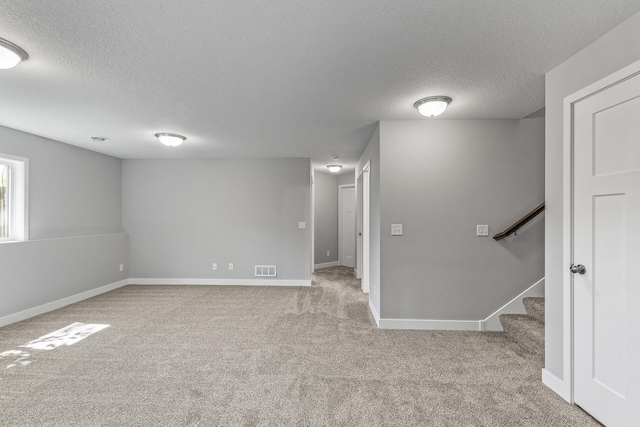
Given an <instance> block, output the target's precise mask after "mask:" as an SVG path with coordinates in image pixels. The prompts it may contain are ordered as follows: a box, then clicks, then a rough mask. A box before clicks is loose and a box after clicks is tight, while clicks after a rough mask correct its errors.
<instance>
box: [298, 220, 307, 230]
mask: <svg viewBox="0 0 640 427" xmlns="http://www.w3.org/2000/svg"><path fill="white" fill-rule="evenodd" d="M298 228H307V224H306V223H305V222H303V221H300V222H299V223H298Z"/></svg>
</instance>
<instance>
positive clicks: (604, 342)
mask: <svg viewBox="0 0 640 427" xmlns="http://www.w3.org/2000/svg"><path fill="white" fill-rule="evenodd" d="M573 144H574V188H573V191H574V193H573V194H574V196H573V197H574V199H573V206H574V217H573V227H574V228H573V262H574V264H575V265H582V266H584V267H585V270H584V271H583V272H581V271H578V270H581V269H580V268H577V267H575V266H574V267H573V270H572V272H573V273H574V274H573V288H574V299H573V301H574V322H573V331H574V400H575V402H576V404H578V405H580V406H581V407H582V408H583V409H585V410H586V411H587V412H589V413H590V414H592V415H593V416H594V417H595V418H597V419H598V420H600V421H601V422H602V423H604V424H606V425H607V426H631V425H633V426H638V425H640V392H639V390H640V374H639V373H640V368H639V367H640V351H639V350H640V348H639V343H640V316H639V313H640V309H639V308H638V307H639V306H638V305H637V304H638V303H640V279H639V278H640V272H636V271H635V268H636V267H637V266H638V264H639V263H640V76H639V75H636V76H633V77H631V78H626V79H623V80H621V81H619V82H618V83H616V84H614V85H612V86H608V87H606V88H604V89H602V90H600V91H596V92H594V93H593V94H591V95H590V96H587V97H586V98H583V99H581V100H579V101H577V102H575V103H574V104H573Z"/></svg>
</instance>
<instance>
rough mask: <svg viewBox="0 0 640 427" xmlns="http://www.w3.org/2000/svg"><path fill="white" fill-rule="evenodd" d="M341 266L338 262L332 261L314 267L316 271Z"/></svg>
mask: <svg viewBox="0 0 640 427" xmlns="http://www.w3.org/2000/svg"><path fill="white" fill-rule="evenodd" d="M338 265H340V264H338V261H331V262H323V263H322V264H316V265H314V266H313V268H314V269H316V270H317V269H319V268H327V267H336V266H338Z"/></svg>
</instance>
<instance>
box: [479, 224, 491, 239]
mask: <svg viewBox="0 0 640 427" xmlns="http://www.w3.org/2000/svg"><path fill="white" fill-rule="evenodd" d="M488 235H489V226H488V225H477V226H476V236H481V237H485V236H488Z"/></svg>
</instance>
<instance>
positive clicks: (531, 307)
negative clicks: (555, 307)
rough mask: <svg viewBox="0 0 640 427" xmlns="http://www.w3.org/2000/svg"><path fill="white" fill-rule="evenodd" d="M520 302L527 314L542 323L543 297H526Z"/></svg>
mask: <svg viewBox="0 0 640 427" xmlns="http://www.w3.org/2000/svg"><path fill="white" fill-rule="evenodd" d="M522 303H523V304H524V309H525V310H526V311H527V314H528V315H529V316H531V317H533V318H534V319H536V320H537V321H538V322H542V323H544V298H543V297H527V298H523V300H522Z"/></svg>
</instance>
